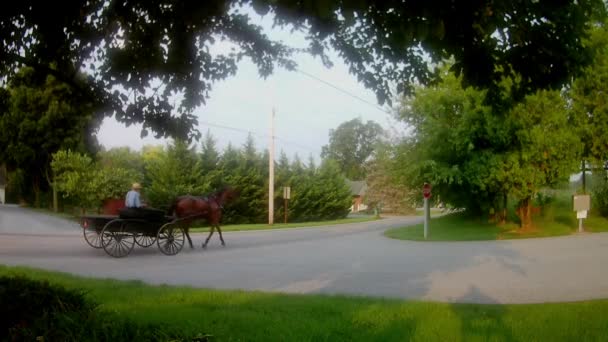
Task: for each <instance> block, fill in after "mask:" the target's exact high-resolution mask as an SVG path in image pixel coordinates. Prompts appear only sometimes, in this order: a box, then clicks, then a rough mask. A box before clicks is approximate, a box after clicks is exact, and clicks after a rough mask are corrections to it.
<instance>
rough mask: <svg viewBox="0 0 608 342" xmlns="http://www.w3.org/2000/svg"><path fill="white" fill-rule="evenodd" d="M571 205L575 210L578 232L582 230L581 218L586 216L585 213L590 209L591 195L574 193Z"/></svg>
mask: <svg viewBox="0 0 608 342" xmlns="http://www.w3.org/2000/svg"><path fill="white" fill-rule="evenodd" d="M572 206H573V209H574V211H576V218H577V219H578V232H579V233H582V232H584V228H583V219H586V218H587V213H588V212H589V210H590V209H591V196H589V195H574V196H573V197H572Z"/></svg>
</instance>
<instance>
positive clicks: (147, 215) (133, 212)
mask: <svg viewBox="0 0 608 342" xmlns="http://www.w3.org/2000/svg"><path fill="white" fill-rule="evenodd" d="M140 191H141V184H139V183H133V185H132V186H131V190H129V192H127V196H126V197H125V208H124V209H123V210H121V211H120V213H119V216H120V217H121V218H124V219H127V218H130V219H132V218H137V219H149V220H157V221H158V220H161V219H162V218H163V217H164V215H165V212H164V211H162V210H158V209H154V208H148V207H147V205H146V204H145V203H144V202H143V201H142V200H141V194H140Z"/></svg>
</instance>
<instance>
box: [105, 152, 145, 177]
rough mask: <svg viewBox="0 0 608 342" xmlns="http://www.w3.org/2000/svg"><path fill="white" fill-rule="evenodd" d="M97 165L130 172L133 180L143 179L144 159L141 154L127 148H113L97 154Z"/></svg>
mask: <svg viewBox="0 0 608 342" xmlns="http://www.w3.org/2000/svg"><path fill="white" fill-rule="evenodd" d="M96 157H97V159H98V161H99V164H101V166H102V167H103V168H105V169H122V170H130V171H131V172H133V174H134V179H143V175H144V159H143V156H142V154H141V153H139V152H137V151H133V150H131V149H130V148H129V147H115V148H111V149H109V150H101V151H99V152H98V153H97V156H96Z"/></svg>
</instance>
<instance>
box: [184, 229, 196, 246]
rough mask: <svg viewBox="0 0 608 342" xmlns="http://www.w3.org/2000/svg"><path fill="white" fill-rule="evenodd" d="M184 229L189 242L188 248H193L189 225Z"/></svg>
mask: <svg viewBox="0 0 608 342" xmlns="http://www.w3.org/2000/svg"><path fill="white" fill-rule="evenodd" d="M185 231H186V237H187V238H188V243H189V244H190V249H194V246H193V245H192V239H191V238H190V233H189V232H190V227H188V228H186V229H185Z"/></svg>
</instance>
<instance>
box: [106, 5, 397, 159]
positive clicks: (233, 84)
mask: <svg viewBox="0 0 608 342" xmlns="http://www.w3.org/2000/svg"><path fill="white" fill-rule="evenodd" d="M248 12H249V13H250V15H251V16H252V18H253V19H254V20H253V21H254V22H255V23H256V24H259V25H261V26H262V27H264V29H265V32H266V33H267V34H268V35H269V36H270V38H272V39H279V40H282V41H283V42H284V43H286V44H288V45H289V46H292V47H303V46H305V41H304V36H303V35H301V34H298V33H295V34H294V33H291V32H288V31H284V30H279V29H273V28H272V21H271V18H270V17H268V16H266V17H264V18H261V17H259V16H257V15H255V13H252V12H251V11H248ZM228 47H230V44H229V43H219V44H218V45H216V46H214V47H213V48H214V49H217V51H218V52H219V51H223V50H224V49H226V48H228ZM212 52H213V50H212ZM330 56H331V59H332V62H333V63H334V66H333V67H332V68H329V69H328V68H326V67H324V66H323V64H322V63H321V61H320V60H319V59H315V58H313V57H311V56H310V55H306V54H302V55H296V56H295V58H294V59H295V61H296V62H297V64H298V69H299V70H301V71H302V72H304V73H307V74H310V75H313V76H314V77H316V78H318V79H320V80H322V81H325V82H327V83H330V84H331V85H333V86H335V87H337V88H339V89H341V90H343V91H345V92H348V93H350V94H351V95H353V96H356V97H359V98H361V99H363V100H364V101H365V102H364V101H360V100H358V99H356V98H355V97H353V96H351V95H348V94H345V93H344V92H342V91H339V90H337V89H335V88H333V87H331V86H329V85H327V84H325V83H323V82H321V81H319V80H315V79H313V78H311V77H309V76H307V75H305V74H303V73H300V72H293V71H286V70H283V69H275V72H274V73H273V74H272V75H271V76H269V77H268V78H266V79H263V78H261V77H260V76H259V75H258V72H257V68H256V67H255V66H254V65H253V63H251V62H250V61H248V60H243V61H242V62H241V63H240V64H239V69H238V71H237V74H236V76H234V77H231V78H228V79H226V80H224V81H221V82H218V83H216V84H215V85H214V87H213V90H212V91H211V92H210V98H209V99H208V100H207V103H206V105H204V106H202V107H200V108H198V109H196V110H195V112H194V113H195V115H196V116H197V117H198V120H199V126H198V129H199V130H200V131H201V132H202V133H203V134H205V133H206V132H207V131H209V132H210V133H211V134H212V135H213V136H214V137H215V139H216V141H217V145H218V147H219V148H220V149H221V150H223V149H224V148H225V147H226V146H227V145H228V143H229V142H230V143H232V144H233V145H235V146H242V145H243V144H244V142H245V140H246V138H247V135H248V132H251V134H252V135H253V138H254V140H255V142H256V145H257V147H258V148H259V149H260V150H263V149H267V148H268V146H269V140H270V138H269V136H270V118H271V113H272V110H273V108H274V109H275V113H276V116H275V137H276V139H275V151H277V152H276V153H277V155H276V157H275V158H278V153H279V152H280V151H281V150H282V151H284V152H285V153H286V154H287V155H288V156H289V158H290V159H291V158H293V157H294V155H295V154H296V153H297V154H298V155H299V156H300V158H302V159H307V158H308V157H309V156H311V155H312V156H313V158H315V159H316V160H318V159H319V155H320V153H321V148H322V146H323V145H326V144H328V141H329V130H330V129H332V128H336V127H337V126H338V125H340V124H341V123H343V122H345V121H348V120H351V119H354V118H361V119H362V120H363V121H364V122H366V121H367V120H373V121H375V122H377V123H379V124H380V125H381V126H383V127H384V128H387V129H388V128H394V127H395V126H396V125H398V124H397V123H396V122H395V121H394V120H393V119H392V118H391V116H390V115H389V114H387V113H386V112H385V111H386V110H388V108H384V111H383V108H380V107H379V106H378V105H376V104H377V101H376V96H375V94H374V93H373V92H371V91H369V90H367V89H366V88H365V87H363V85H361V84H359V83H358V82H357V79H356V77H355V76H353V75H350V74H349V72H348V68H347V66H346V65H344V63H343V62H342V60H341V59H340V58H339V57H337V55H336V54H335V53H331V54H330ZM140 131H141V125H132V126H131V127H126V126H125V125H124V124H122V123H118V122H117V121H116V120H115V119H114V118H106V119H105V120H104V122H103V124H102V125H101V127H100V129H99V132H98V134H97V138H98V140H99V142H100V143H101V144H102V145H103V146H104V147H106V148H112V147H118V146H128V147H130V148H132V149H135V150H139V149H141V147H142V146H144V145H159V144H166V143H167V141H166V140H164V139H161V140H159V139H155V138H153V137H151V136H149V137H146V138H144V139H141V138H140ZM198 145H200V144H198Z"/></svg>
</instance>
